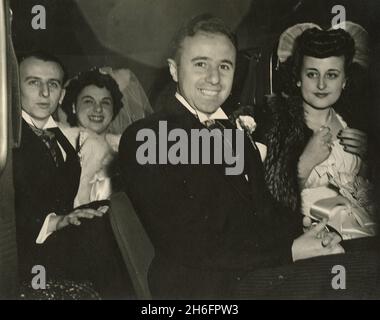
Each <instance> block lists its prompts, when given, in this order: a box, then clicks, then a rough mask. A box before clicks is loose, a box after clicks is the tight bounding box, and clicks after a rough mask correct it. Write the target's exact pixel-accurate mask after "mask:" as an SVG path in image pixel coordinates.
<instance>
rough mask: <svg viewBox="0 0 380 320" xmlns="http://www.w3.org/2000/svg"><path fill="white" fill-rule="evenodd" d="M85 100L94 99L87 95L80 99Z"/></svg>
mask: <svg viewBox="0 0 380 320" xmlns="http://www.w3.org/2000/svg"><path fill="white" fill-rule="evenodd" d="M86 98H90V99H94V98H93V97H92V96H89V95H87V96H83V97H82V98H81V99H86Z"/></svg>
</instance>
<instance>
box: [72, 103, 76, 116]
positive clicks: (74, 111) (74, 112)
mask: <svg viewBox="0 0 380 320" xmlns="http://www.w3.org/2000/svg"><path fill="white" fill-rule="evenodd" d="M76 113H77V111H76V110H75V104H74V103H73V114H76Z"/></svg>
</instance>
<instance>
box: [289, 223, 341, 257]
mask: <svg viewBox="0 0 380 320" xmlns="http://www.w3.org/2000/svg"><path fill="white" fill-rule="evenodd" d="M304 223H305V221H304ZM326 223H327V220H326V219H324V220H323V221H322V222H320V223H318V224H317V225H316V226H314V227H312V228H309V229H308V230H307V231H306V232H305V233H304V234H303V235H301V236H300V237H298V238H297V239H295V240H294V242H293V246H292V255H293V261H297V260H303V259H308V258H312V257H318V256H325V255H330V254H338V253H344V249H343V248H342V246H341V245H340V244H339V242H341V241H342V238H341V237H340V236H339V235H338V234H336V233H334V232H326V231H325V228H326Z"/></svg>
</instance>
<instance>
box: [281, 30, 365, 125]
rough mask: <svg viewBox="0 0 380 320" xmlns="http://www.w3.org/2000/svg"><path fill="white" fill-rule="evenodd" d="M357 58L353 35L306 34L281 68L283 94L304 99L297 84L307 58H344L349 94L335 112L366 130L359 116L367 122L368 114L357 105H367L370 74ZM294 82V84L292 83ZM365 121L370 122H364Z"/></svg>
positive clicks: (313, 32) (335, 107)
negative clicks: (365, 115)
mask: <svg viewBox="0 0 380 320" xmlns="http://www.w3.org/2000/svg"><path fill="white" fill-rule="evenodd" d="M354 54H355V41H354V39H353V38H352V37H351V35H350V34H349V33H348V32H346V31H345V30H343V29H331V30H320V29H318V28H311V29H307V30H305V31H304V32H303V33H302V34H301V35H300V36H298V37H297V38H296V40H295V43H294V48H293V53H292V56H291V57H289V58H288V60H287V61H285V62H284V63H282V64H281V65H280V83H281V88H280V90H281V91H282V92H284V93H285V94H286V95H289V96H300V95H301V92H300V89H299V88H298V87H297V81H299V79H300V74H301V68H302V63H303V58H304V56H310V57H315V58H319V59H323V58H328V57H333V56H335V57H340V56H344V58H345V59H344V69H345V74H346V78H347V83H346V87H345V90H344V91H343V92H342V95H341V97H340V98H339V100H338V101H337V102H336V104H335V105H334V109H335V110H336V111H337V112H338V113H340V114H341V115H342V116H343V118H347V121H353V122H354V123H355V124H356V125H357V127H358V128H362V127H363V123H362V124H360V123H357V121H361V120H359V119H358V117H357V116H356V115H359V112H360V116H361V117H362V118H363V115H364V113H365V112H364V113H361V111H364V110H355V109H356V107H357V104H358V103H359V101H358V100H359V98H360V104H361V105H364V104H365V103H367V102H364V100H365V99H364V97H365V92H366V90H367V89H368V87H367V84H368V81H367V80H368V79H367V76H366V75H367V71H366V70H365V68H364V67H362V66H360V65H359V64H357V63H353V57H354ZM289 79H291V81H289ZM363 121H364V122H365V121H366V120H365V119H364V118H363Z"/></svg>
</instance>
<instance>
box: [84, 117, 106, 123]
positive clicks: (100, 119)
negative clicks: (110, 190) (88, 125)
mask: <svg viewBox="0 0 380 320" xmlns="http://www.w3.org/2000/svg"><path fill="white" fill-rule="evenodd" d="M88 119H90V121H93V122H103V120H104V116H88Z"/></svg>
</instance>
